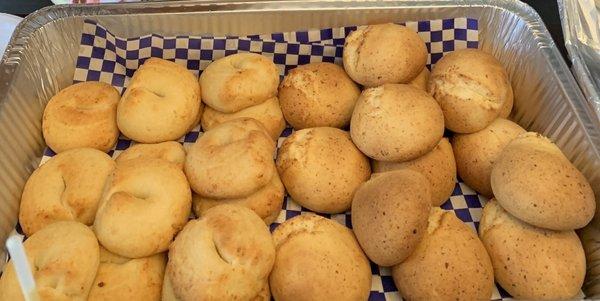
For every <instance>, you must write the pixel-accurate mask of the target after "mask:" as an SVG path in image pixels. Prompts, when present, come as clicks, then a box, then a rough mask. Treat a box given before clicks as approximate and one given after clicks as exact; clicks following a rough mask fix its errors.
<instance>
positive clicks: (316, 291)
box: [269, 213, 371, 301]
mask: <svg viewBox="0 0 600 301" xmlns="http://www.w3.org/2000/svg"><path fill="white" fill-rule="evenodd" d="M273 240H274V242H275V248H276V250H277V256H276V257H275V264H274V266H273V271H272V272H271V275H270V276H269V284H270V286H271V293H272V294H273V298H274V299H275V300H277V301H288V300H290V301H309V300H367V298H368V297H369V293H370V290H371V268H370V266H369V260H368V259H367V257H366V256H365V254H363V252H362V250H361V249H360V246H359V245H358V242H357V241H356V238H354V235H353V234H352V231H351V230H350V229H348V228H346V227H344V226H342V225H340V224H338V223H337V222H335V221H333V220H330V219H327V218H324V217H321V216H318V215H315V214H312V213H306V214H302V215H298V216H296V217H293V218H291V219H289V220H286V221H285V222H283V223H282V224H281V225H279V226H278V227H277V228H276V229H275V231H274V232H273Z"/></svg>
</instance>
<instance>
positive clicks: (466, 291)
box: [392, 208, 494, 300]
mask: <svg viewBox="0 0 600 301" xmlns="http://www.w3.org/2000/svg"><path fill="white" fill-rule="evenodd" d="M392 276H393V277H394V283H396V286H397V287H398V290H399V291H400V294H401V295H402V297H403V298H404V299H405V300H489V299H490V298H491V296H492V289H493V287H494V271H493V268H492V264H491V261H490V257H489V256H488V254H487V252H486V250H485V248H484V246H483V244H482V243H481V241H480V240H479V238H478V237H477V234H476V233H475V232H474V231H473V230H472V229H471V228H470V227H469V226H467V225H466V224H464V223H463V222H462V221H461V220H459V219H458V218H457V217H456V215H454V212H451V211H444V210H442V209H440V208H433V209H432V210H431V214H430V216H429V225H428V226H427V233H426V234H425V236H424V237H423V239H422V240H421V243H419V246H418V247H417V249H416V250H415V251H414V252H413V253H412V254H411V255H410V256H409V257H408V258H407V259H406V260H405V261H404V262H402V263H400V264H399V265H397V266H395V267H394V268H393V269H392Z"/></svg>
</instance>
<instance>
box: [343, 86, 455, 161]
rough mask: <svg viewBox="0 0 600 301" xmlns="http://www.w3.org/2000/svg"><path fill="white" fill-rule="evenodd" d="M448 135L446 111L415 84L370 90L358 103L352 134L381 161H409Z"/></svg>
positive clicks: (351, 125)
mask: <svg viewBox="0 0 600 301" xmlns="http://www.w3.org/2000/svg"><path fill="white" fill-rule="evenodd" d="M443 134H444V116H443V114H442V110H441V109H440V107H439V106H438V104H437V103H436V102H435V100H434V99H433V98H431V96H429V95H427V93H425V92H424V91H422V90H419V89H418V88H415V87H414V86H412V85H396V84H388V85H383V86H380V87H377V88H370V89H366V90H364V91H363V92H362V94H361V96H360V98H359V99H358V101H357V102H356V107H355V108H354V113H352V121H351V122H350V135H351V136H352V140H353V141H354V143H355V144H356V146H357V147H358V148H359V149H360V150H361V151H362V152H363V153H365V155H367V156H369V157H371V158H373V159H375V160H379V161H406V160H411V159H414V158H417V157H420V156H422V155H424V154H426V153H427V152H429V151H431V150H432V149H433V148H434V147H435V146H436V145H437V144H438V142H439V141H440V139H441V138H442V135H443Z"/></svg>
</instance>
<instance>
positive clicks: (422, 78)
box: [409, 68, 431, 91]
mask: <svg viewBox="0 0 600 301" xmlns="http://www.w3.org/2000/svg"><path fill="white" fill-rule="evenodd" d="M430 75H431V72H429V69H427V68H423V71H421V73H419V75H417V77H415V78H413V80H411V81H410V82H409V84H411V85H413V86H415V87H417V88H419V89H421V90H423V91H427V83H428V82H429V76H430Z"/></svg>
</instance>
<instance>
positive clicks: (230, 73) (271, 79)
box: [200, 53, 279, 113]
mask: <svg viewBox="0 0 600 301" xmlns="http://www.w3.org/2000/svg"><path fill="white" fill-rule="evenodd" d="M278 85H279V70H278V69H277V66H275V64H274V63H273V62H272V61H271V59H270V58H267V57H265V56H262V55H260V54H256V53H236V54H232V55H228V56H226V57H223V58H220V59H218V60H216V61H214V62H212V63H210V65H208V67H206V69H205V70H204V71H203V72H202V74H200V86H202V100H203V101H204V103H205V104H206V105H208V106H209V107H211V108H213V109H215V110H217V111H220V112H223V113H234V112H237V111H240V110H243V109H245V108H248V107H251V106H255V105H258V104H260V103H262V102H264V101H265V100H267V99H269V98H272V97H275V96H276V95H277V86H278Z"/></svg>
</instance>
